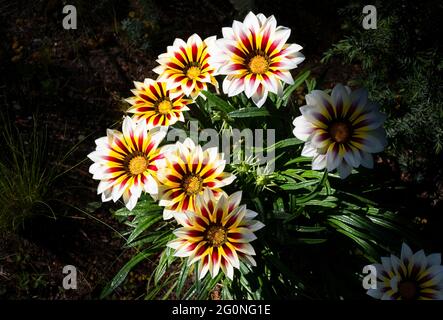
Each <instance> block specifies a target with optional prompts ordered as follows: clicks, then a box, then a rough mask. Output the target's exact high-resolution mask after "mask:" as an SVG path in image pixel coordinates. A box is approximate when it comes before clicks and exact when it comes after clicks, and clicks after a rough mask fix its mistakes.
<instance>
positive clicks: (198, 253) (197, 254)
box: [195, 244, 208, 257]
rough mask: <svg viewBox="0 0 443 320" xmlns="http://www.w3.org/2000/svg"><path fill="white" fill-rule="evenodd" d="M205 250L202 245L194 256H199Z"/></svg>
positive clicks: (205, 247) (204, 246)
mask: <svg viewBox="0 0 443 320" xmlns="http://www.w3.org/2000/svg"><path fill="white" fill-rule="evenodd" d="M206 249H208V247H207V246H206V244H204V245H202V246H201V247H200V248H198V250H197V252H196V253H195V256H196V257H199V256H201V255H202V254H203V253H205V251H206Z"/></svg>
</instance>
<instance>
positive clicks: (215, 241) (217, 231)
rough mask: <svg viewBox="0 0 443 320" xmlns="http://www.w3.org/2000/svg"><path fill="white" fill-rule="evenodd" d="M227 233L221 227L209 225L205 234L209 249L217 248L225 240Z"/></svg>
mask: <svg viewBox="0 0 443 320" xmlns="http://www.w3.org/2000/svg"><path fill="white" fill-rule="evenodd" d="M227 238H228V237H227V232H226V229H225V228H224V227H223V226H220V225H211V226H210V227H209V228H208V229H207V230H206V234H205V240H206V241H207V242H208V244H209V245H210V246H211V247H219V246H221V245H223V244H224V243H225V242H226V240H227Z"/></svg>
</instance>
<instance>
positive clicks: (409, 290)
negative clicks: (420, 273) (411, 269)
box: [398, 280, 418, 300]
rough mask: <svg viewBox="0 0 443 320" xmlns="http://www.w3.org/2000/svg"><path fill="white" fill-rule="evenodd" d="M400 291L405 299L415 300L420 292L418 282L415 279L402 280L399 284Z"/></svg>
mask: <svg viewBox="0 0 443 320" xmlns="http://www.w3.org/2000/svg"><path fill="white" fill-rule="evenodd" d="M398 292H399V293H400V296H401V297H402V299H403V300H413V299H415V298H416V296H417V293H418V287H417V283H415V282H414V281H410V280H407V281H402V282H400V283H399V284H398Z"/></svg>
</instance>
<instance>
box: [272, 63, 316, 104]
mask: <svg viewBox="0 0 443 320" xmlns="http://www.w3.org/2000/svg"><path fill="white" fill-rule="evenodd" d="M310 74H311V71H309V70H307V71H305V72H303V73H302V74H300V75H299V76H298V77H297V78H296V79H295V80H294V83H293V84H292V85H290V86H288V87H287V88H286V89H285V90H284V91H283V96H282V98H281V99H280V100H279V101H278V102H277V105H276V107H277V109H278V108H280V106H281V105H283V106H284V107H286V106H287V104H288V102H289V98H290V97H291V94H292V93H293V92H294V90H295V89H297V88H298V87H299V86H301V85H302V84H303V82H305V80H306V79H307V78H308V77H309V75H310Z"/></svg>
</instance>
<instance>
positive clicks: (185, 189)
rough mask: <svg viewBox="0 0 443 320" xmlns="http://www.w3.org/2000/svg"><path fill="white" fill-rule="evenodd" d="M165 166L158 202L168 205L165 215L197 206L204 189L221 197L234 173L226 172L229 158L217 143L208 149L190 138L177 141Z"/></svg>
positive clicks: (165, 216)
mask: <svg viewBox="0 0 443 320" xmlns="http://www.w3.org/2000/svg"><path fill="white" fill-rule="evenodd" d="M165 160H166V164H165V167H164V168H162V169H161V170H159V171H158V175H157V177H158V181H159V182H160V185H159V199H160V202H159V205H160V206H165V207H166V208H165V210H164V211H163V217H164V219H165V220H166V219H170V218H172V217H173V216H176V213H178V212H183V211H185V210H190V211H193V210H194V204H195V197H196V196H197V195H198V194H202V193H203V192H204V191H205V190H210V191H211V192H212V193H213V194H214V196H216V197H220V196H221V194H222V193H223V191H222V190H221V189H220V188H222V187H223V186H226V185H228V184H230V183H231V182H232V181H234V179H235V175H233V174H231V173H227V172H223V170H224V169H225V164H226V161H225V160H223V154H219V153H218V151H217V147H214V148H208V149H206V150H205V151H203V150H202V148H201V146H199V145H197V146H196V145H195V144H194V142H193V141H192V140H191V139H189V138H187V139H186V140H185V141H184V142H183V143H180V142H177V143H176V144H175V145H174V146H173V147H171V148H170V149H169V150H168V151H167V154H166V155H165Z"/></svg>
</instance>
